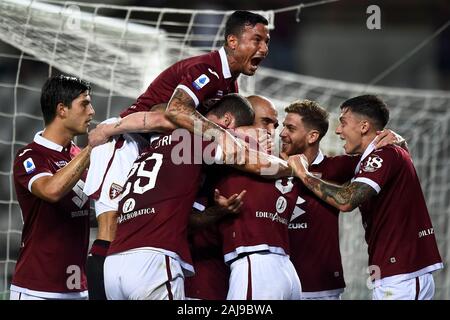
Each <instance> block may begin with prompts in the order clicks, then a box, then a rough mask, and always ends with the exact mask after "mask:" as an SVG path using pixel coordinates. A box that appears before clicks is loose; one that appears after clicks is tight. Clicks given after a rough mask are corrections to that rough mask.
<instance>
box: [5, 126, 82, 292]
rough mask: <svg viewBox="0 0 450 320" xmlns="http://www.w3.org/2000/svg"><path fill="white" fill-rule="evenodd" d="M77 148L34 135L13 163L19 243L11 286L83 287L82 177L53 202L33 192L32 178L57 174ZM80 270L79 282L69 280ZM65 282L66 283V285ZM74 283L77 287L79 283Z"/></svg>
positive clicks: (71, 289)
mask: <svg viewBox="0 0 450 320" xmlns="http://www.w3.org/2000/svg"><path fill="white" fill-rule="evenodd" d="M78 152H79V148H78V147H76V146H75V145H74V144H70V145H68V146H66V147H62V146H59V145H57V144H55V143H53V142H51V141H49V140H47V139H45V138H44V137H42V136H41V135H40V133H38V134H36V136H35V138H34V142H32V143H30V144H28V145H27V146H25V147H24V148H22V149H20V150H19V151H18V153H17V155H16V158H15V161H14V170H13V171H14V185H15V188H16V193H17V200H18V201H19V205H20V208H21V210H22V216H23V222H24V225H23V230H22V243H21V247H20V253H19V258H18V259H17V264H16V269H15V273H14V276H13V279H12V284H13V285H16V286H19V287H22V288H26V289H31V290H35V291H45V292H55V293H69V292H80V291H84V290H87V286H86V276H85V264H86V257H87V250H88V244H89V201H88V197H87V196H86V195H85V194H84V193H83V185H84V179H85V175H84V176H83V178H82V179H81V180H80V181H78V183H77V184H76V185H75V186H74V187H73V189H72V191H70V192H69V193H68V194H67V195H66V196H64V197H63V198H62V199H61V200H60V201H58V202H56V203H50V202H47V201H45V200H42V199H40V198H38V197H36V196H35V195H33V194H32V193H31V185H32V183H33V182H34V181H36V179H38V178H40V177H43V176H47V175H48V176H50V175H53V174H55V173H56V172H57V171H58V170H59V169H60V168H62V167H64V166H65V165H66V164H67V163H68V162H69V161H70V160H71V159H72V158H73V157H74V156H75V154H77V153H78ZM77 267H78V268H79V270H80V276H81V279H80V282H79V283H80V286H78V285H77V284H76V282H77V281H74V282H73V284H74V285H70V283H72V282H71V281H68V280H70V279H68V278H69V277H70V276H71V275H72V274H73V273H74V270H75V269H76V268H77ZM68 283H69V285H68ZM77 286H78V287H77Z"/></svg>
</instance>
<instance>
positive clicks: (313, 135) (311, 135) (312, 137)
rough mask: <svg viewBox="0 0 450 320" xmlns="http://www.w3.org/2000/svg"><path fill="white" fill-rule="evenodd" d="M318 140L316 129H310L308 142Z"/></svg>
mask: <svg viewBox="0 0 450 320" xmlns="http://www.w3.org/2000/svg"><path fill="white" fill-rule="evenodd" d="M317 140H319V131H317V130H311V131H309V132H308V143H309V144H314V143H316V142H317Z"/></svg>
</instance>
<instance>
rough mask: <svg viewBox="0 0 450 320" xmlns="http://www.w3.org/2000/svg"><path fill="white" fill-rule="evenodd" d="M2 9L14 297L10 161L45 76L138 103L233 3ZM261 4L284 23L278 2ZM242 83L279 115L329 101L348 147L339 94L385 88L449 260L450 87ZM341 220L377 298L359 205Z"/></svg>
mask: <svg viewBox="0 0 450 320" xmlns="http://www.w3.org/2000/svg"><path fill="white" fill-rule="evenodd" d="M0 12H1V15H0V98H1V101H2V104H1V107H0V188H1V190H2V192H1V193H0V295H3V297H4V298H7V293H8V289H9V285H10V281H11V277H12V274H13V271H14V267H15V262H16V259H17V256H18V252H19V246H20V236H21V230H22V218H21V212H20V208H19V205H18V203H17V200H16V196H15V192H14V187H13V179H12V161H13V159H14V157H15V154H16V151H17V150H18V149H19V148H20V147H22V146H23V145H25V144H27V143H29V142H30V141H32V139H33V137H34V134H35V132H37V131H38V130H41V129H42V127H43V122H42V117H41V112H40V106H39V96H40V88H41V86H42V84H43V83H44V81H45V80H46V79H47V77H48V76H51V75H55V74H58V73H65V74H73V75H76V76H80V77H82V78H83V79H86V80H88V81H90V82H91V83H92V84H93V95H92V97H93V104H94V107H95V111H96V116H95V118H96V119H97V120H98V121H101V120H103V119H106V118H107V117H110V116H111V115H117V114H118V113H119V112H120V111H121V110H122V109H123V108H124V107H126V106H128V105H130V104H131V103H132V102H133V101H134V99H135V98H136V97H137V96H139V94H140V93H142V91H143V90H144V89H145V88H146V87H147V85H148V84H149V83H150V81H151V80H152V79H153V78H154V77H155V76H156V75H157V74H158V73H159V72H160V71H162V70H163V69H165V68H166V67H167V66H169V65H170V64H171V63H173V62H175V61H177V60H179V59H182V58H185V57H189V56H192V55H195V54H198V53H201V52H207V51H210V50H212V49H215V48H218V47H219V46H220V45H221V44H222V42H223V41H222V39H223V29H224V22H225V21H226V19H227V17H228V15H229V14H231V13H232V12H233V11H216V10H182V9H169V8H144V7H126V6H114V5H103V4H90V3H77V2H61V1H39V2H38V1H31V0H0ZM258 13H260V14H263V15H265V16H266V17H267V18H268V19H269V21H270V24H271V27H276V19H275V18H276V15H275V13H274V11H265V12H260V11H258ZM270 54H277V53H276V52H271V53H270ZM240 88H241V92H242V93H243V94H244V95H247V94H253V93H256V94H262V95H264V96H266V97H268V98H269V99H272V100H273V101H274V103H275V104H276V106H277V107H278V109H279V114H280V115H279V117H280V119H282V117H283V116H284V112H283V109H284V107H285V106H287V105H288V104H289V103H290V102H292V101H293V100H296V99H303V98H308V99H312V100H317V101H318V102H319V103H321V104H322V105H323V106H324V107H326V108H328V110H329V111H330V112H331V119H332V123H331V125H330V132H329V133H328V135H327V136H326V137H325V139H324V141H323V151H324V152H326V153H328V154H339V153H342V147H341V146H342V143H341V141H340V140H339V139H338V138H337V136H336V135H334V134H333V132H332V131H333V130H334V128H335V127H336V121H337V114H338V113H337V111H338V106H339V104H340V103H341V102H342V101H343V100H345V99H347V98H349V97H352V96H355V95H358V94H361V93H362V92H370V93H376V94H380V95H381V96H382V97H383V98H384V99H385V100H386V101H387V103H388V104H389V105H390V107H391V121H390V124H389V127H390V128H393V129H395V131H396V132H398V133H400V134H401V135H402V136H403V137H405V138H406V139H407V141H408V144H409V147H410V151H411V153H412V155H413V158H414V161H415V165H416V168H417V171H418V174H419V176H420V179H421V183H422V188H423V191H424V194H425V197H426V200H427V204H428V208H429V211H430V214H431V216H432V220H433V223H434V227H435V230H436V236H437V239H438V243H439V248H440V251H441V254H442V256H443V259H444V260H445V261H448V259H449V250H450V248H447V246H448V244H449V237H450V232H448V229H449V227H450V221H449V219H450V218H449V217H450V209H449V208H450V203H449V198H450V194H449V185H450V181H449V180H450V175H449V172H448V170H449V166H448V159H449V152H450V148H449V145H448V143H449V142H448V139H447V138H448V137H449V136H450V134H449V115H450V112H449V110H450V93H446V92H438V91H419V90H407V89H393V88H386V87H370V88H365V87H364V85H360V84H350V83H344V82H339V81H330V80H324V79H318V78H312V77H306V76H302V75H298V74H292V73H287V72H281V71H278V70H270V69H267V68H260V69H259V70H258V72H257V74H256V75H255V76H253V77H241V79H240ZM79 142H81V143H80V144H83V142H82V141H79ZM340 230H341V252H342V259H343V263H344V273H345V279H346V282H347V290H346V293H345V294H344V298H347V299H367V298H370V291H369V290H368V289H367V287H366V279H367V277H368V274H367V273H366V266H367V251H366V245H365V242H364V237H363V228H362V226H361V221H360V217H359V213H358V212H356V211H355V212H353V213H349V214H345V215H341V221H340ZM436 287H437V288H436V293H437V295H436V298H438V299H449V298H450V290H448V288H449V287H450V277H449V276H448V271H447V270H446V269H444V271H441V272H439V273H437V274H436ZM0 297H1V296H0Z"/></svg>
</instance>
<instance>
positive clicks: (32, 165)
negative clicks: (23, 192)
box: [14, 149, 53, 192]
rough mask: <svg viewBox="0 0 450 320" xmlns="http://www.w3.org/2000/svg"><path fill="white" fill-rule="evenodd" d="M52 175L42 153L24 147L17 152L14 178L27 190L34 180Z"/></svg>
mask: <svg viewBox="0 0 450 320" xmlns="http://www.w3.org/2000/svg"><path fill="white" fill-rule="evenodd" d="M52 175H53V172H52V169H51V167H50V166H49V163H48V161H47V160H46V158H45V157H44V155H43V154H40V153H38V152H36V151H35V150H32V149H24V150H22V151H19V153H18V154H17V157H16V160H15V162H14V179H15V180H16V182H18V183H19V184H20V185H21V186H22V187H24V188H26V189H28V191H30V192H31V185H32V184H33V182H34V181H36V180H37V179H39V178H41V177H44V176H52Z"/></svg>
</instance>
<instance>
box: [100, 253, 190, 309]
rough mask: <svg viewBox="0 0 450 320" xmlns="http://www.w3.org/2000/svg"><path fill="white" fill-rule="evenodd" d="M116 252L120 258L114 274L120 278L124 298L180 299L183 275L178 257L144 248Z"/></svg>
mask: <svg viewBox="0 0 450 320" xmlns="http://www.w3.org/2000/svg"><path fill="white" fill-rule="evenodd" d="M118 255H120V256H122V257H123V259H124V260H123V265H122V268H121V269H120V270H118V273H116V274H115V277H116V278H120V287H121V291H122V292H123V295H124V297H125V299H128V300H184V298H185V296H184V275H183V270H182V268H181V265H180V263H179V261H178V260H176V259H174V258H172V257H169V256H167V255H165V254H163V253H161V252H158V251H154V250H147V249H143V250H130V251H127V252H122V253H120V254H118ZM107 259H109V257H108V258H107ZM107 261H108V260H107ZM107 267H108V266H107V264H105V287H106V292H107V294H108V284H107V282H108V281H109V280H108V279H107V275H106V273H107ZM109 297H110V295H109V294H108V298H109Z"/></svg>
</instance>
